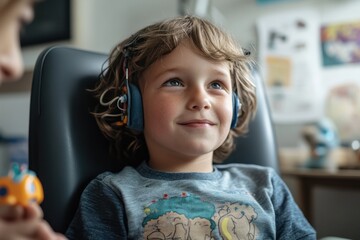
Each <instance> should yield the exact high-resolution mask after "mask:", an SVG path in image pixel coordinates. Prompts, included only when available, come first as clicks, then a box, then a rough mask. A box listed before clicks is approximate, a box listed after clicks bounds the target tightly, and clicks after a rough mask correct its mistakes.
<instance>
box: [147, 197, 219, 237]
mask: <svg viewBox="0 0 360 240" xmlns="http://www.w3.org/2000/svg"><path fill="white" fill-rule="evenodd" d="M215 212H216V210H215V207H214V205H213V204H211V203H208V202H204V201H202V200H201V199H200V198H199V197H197V196H190V195H187V194H186V193H183V194H182V195H181V196H180V197H179V196H175V197H170V198H169V197H168V195H166V194H164V197H163V198H162V199H159V200H157V201H153V202H152V204H151V205H150V206H147V207H146V208H145V209H144V213H145V214H146V217H145V219H144V221H143V227H144V239H212V238H211V232H212V231H213V229H214V228H215V222H214V221H213V220H212V217H213V215H214V214H215Z"/></svg>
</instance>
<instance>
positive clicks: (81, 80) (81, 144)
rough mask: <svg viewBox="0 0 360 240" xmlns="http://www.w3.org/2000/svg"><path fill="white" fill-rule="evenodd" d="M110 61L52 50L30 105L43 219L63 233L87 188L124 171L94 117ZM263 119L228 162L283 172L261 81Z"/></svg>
mask: <svg viewBox="0 0 360 240" xmlns="http://www.w3.org/2000/svg"><path fill="white" fill-rule="evenodd" d="M106 59H107V55H104V54H100V53H94V52H89V51H84V50H79V49H73V48H68V47H51V48H48V49H46V50H44V51H43V52H42V53H41V54H40V56H39V57H38V60H37V63H36V66H35V69H34V76H33V85H32V91H31V103H30V126H29V163H30V169H32V170H34V171H35V172H36V173H37V175H38V177H39V178H40V180H41V181H42V184H43V187H44V191H45V200H44V202H43V204H42V208H43V210H44V217H45V219H46V220H47V221H48V222H49V223H50V225H51V226H52V227H53V228H54V229H55V230H56V231H59V232H65V231H66V228H67V226H68V224H69V223H70V221H71V219H72V217H73V215H74V213H75V211H76V208H77V205H78V201H79V198H80V194H81V192H82V190H83V189H84V187H85V186H86V185H87V183H89V181H90V180H91V179H93V178H94V177H95V176H96V175H98V174H99V173H101V172H103V171H106V170H110V171H116V170H119V166H118V165H117V164H116V163H114V162H113V161H111V160H110V158H109V157H106V156H108V143H107V140H105V138H104V137H103V136H102V135H101V133H100V131H99V129H98V127H97V125H96V122H95V119H94V117H93V116H92V115H91V114H90V111H91V110H92V109H93V106H94V104H95V102H94V99H93V97H92V95H91V92H89V91H88V89H91V88H92V87H93V86H94V84H95V82H96V81H97V80H98V76H99V73H100V71H101V69H102V66H103V64H104V63H105V62H106ZM254 79H255V81H256V82H255V84H256V85H257V91H258V92H257V95H258V102H259V107H258V113H257V115H256V117H255V119H254V120H253V121H252V123H251V124H250V131H249V133H248V135H247V136H246V137H242V138H238V140H237V149H236V151H235V152H234V153H233V154H232V155H231V156H230V158H229V159H228V160H227V161H226V162H242V163H252V164H259V165H264V166H270V167H273V168H275V169H278V164H277V151H276V143H275V137H274V131H273V127H272V122H271V118H270V114H269V110H268V104H267V101H266V98H265V94H264V91H263V86H262V83H261V81H260V80H259V78H254Z"/></svg>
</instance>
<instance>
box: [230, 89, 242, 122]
mask: <svg viewBox="0 0 360 240" xmlns="http://www.w3.org/2000/svg"><path fill="white" fill-rule="evenodd" d="M232 104H233V115H232V120H231V128H236V125H237V122H238V117H239V112H240V110H241V102H240V99H239V97H238V96H237V94H236V93H235V92H233V94H232Z"/></svg>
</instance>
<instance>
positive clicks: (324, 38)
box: [321, 22, 360, 67]
mask: <svg viewBox="0 0 360 240" xmlns="http://www.w3.org/2000/svg"><path fill="white" fill-rule="evenodd" d="M321 50H322V62H323V66H325V67H327V66H334V65H343V64H350V63H360V22H352V23H339V24H329V25H326V26H322V27H321Z"/></svg>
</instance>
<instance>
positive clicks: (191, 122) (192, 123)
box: [179, 119, 216, 126]
mask: <svg viewBox="0 0 360 240" xmlns="http://www.w3.org/2000/svg"><path fill="white" fill-rule="evenodd" d="M179 125H183V126H204V125H210V126H214V125H216V124H215V123H214V122H212V121H210V120H207V119H192V120H188V121H184V122H179Z"/></svg>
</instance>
